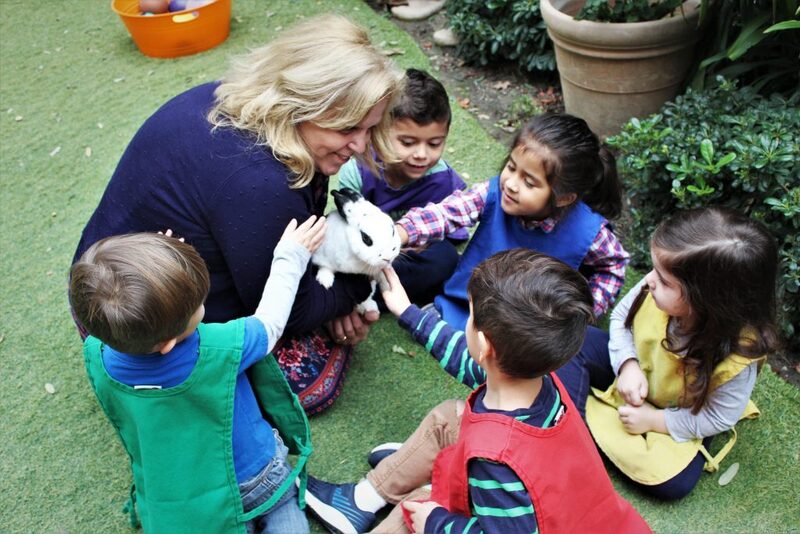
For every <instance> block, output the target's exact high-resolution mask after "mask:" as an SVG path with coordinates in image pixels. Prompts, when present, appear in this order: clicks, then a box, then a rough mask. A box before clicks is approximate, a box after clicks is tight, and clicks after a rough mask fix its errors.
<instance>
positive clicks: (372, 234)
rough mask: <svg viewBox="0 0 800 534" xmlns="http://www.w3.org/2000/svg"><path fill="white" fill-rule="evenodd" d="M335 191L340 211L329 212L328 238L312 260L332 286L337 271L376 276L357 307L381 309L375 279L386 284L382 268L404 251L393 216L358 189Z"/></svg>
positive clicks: (324, 283) (319, 277)
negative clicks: (376, 295)
mask: <svg viewBox="0 0 800 534" xmlns="http://www.w3.org/2000/svg"><path fill="white" fill-rule="evenodd" d="M331 194H332V195H333V200H334V202H335V203H336V211H332V212H331V213H329V214H328V215H327V219H328V229H327V230H326V231H325V240H324V241H323V242H322V245H321V246H320V247H319V248H318V249H317V251H316V252H314V254H312V256H311V262H312V263H313V264H314V265H316V266H317V267H319V270H318V271H317V281H318V282H319V283H320V284H322V286H323V287H325V288H329V287H331V286H332V285H333V280H334V278H335V273H351V274H366V275H368V276H369V277H371V278H372V293H370V296H369V297H367V300H365V301H364V302H362V303H360V304H359V305H358V306H357V310H358V312H359V313H365V312H367V311H370V310H377V309H378V305H377V303H376V302H375V301H374V300H373V298H372V296H373V295H374V294H375V282H376V281H378V283H380V285H381V287H384V288H385V287H386V284H387V282H386V279H385V277H384V276H383V273H382V272H381V271H382V270H383V269H384V268H385V267H388V266H389V265H391V264H392V261H394V259H395V258H396V257H397V255H398V254H399V253H400V236H399V235H398V234H397V231H396V230H395V228H394V221H392V218H391V217H389V216H388V215H387V214H385V213H383V212H382V211H381V210H380V208H378V207H377V206H376V205H375V204H373V203H371V202H370V201H368V200H366V199H365V198H364V197H363V196H361V194H360V193H358V192H357V191H353V190H352V189H348V188H346V187H345V188H343V189H341V190H339V191H331Z"/></svg>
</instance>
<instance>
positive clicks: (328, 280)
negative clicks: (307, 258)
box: [317, 267, 335, 289]
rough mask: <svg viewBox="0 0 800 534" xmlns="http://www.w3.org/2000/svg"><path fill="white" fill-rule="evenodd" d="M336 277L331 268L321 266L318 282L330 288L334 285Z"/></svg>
mask: <svg viewBox="0 0 800 534" xmlns="http://www.w3.org/2000/svg"><path fill="white" fill-rule="evenodd" d="M334 278H335V275H334V274H333V271H331V270H330V269H326V268H325V267H320V268H319V271H317V282H319V283H320V284H321V285H322V287H324V288H325V289H330V287H331V286H332V285H333V280H334Z"/></svg>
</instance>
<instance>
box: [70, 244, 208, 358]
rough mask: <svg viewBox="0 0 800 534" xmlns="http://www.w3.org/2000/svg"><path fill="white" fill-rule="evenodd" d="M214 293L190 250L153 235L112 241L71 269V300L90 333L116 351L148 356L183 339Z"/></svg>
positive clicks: (94, 249)
mask: <svg viewBox="0 0 800 534" xmlns="http://www.w3.org/2000/svg"><path fill="white" fill-rule="evenodd" d="M208 289H209V276H208V269H207V268H206V264H205V262H204V261H203V259H202V258H201V257H200V255H199V254H198V253H197V251H196V250H195V249H194V247H192V246H191V245H187V244H186V243H183V242H182V241H180V240H178V239H175V238H174V237H167V236H164V235H160V234H154V233H140V234H127V235H120V236H113V237H107V238H105V239H102V240H100V241H98V242H97V243H95V244H94V245H92V246H91V247H90V248H89V249H88V250H86V252H84V253H83V255H82V256H81V258H80V259H79V260H78V261H77V262H76V263H75V264H74V265H73V266H72V269H71V270H70V283H69V301H70V305H71V306H72V309H73V311H74V312H75V316H76V317H77V318H78V321H80V323H81V324H82V325H83V326H84V327H85V328H86V330H87V331H88V332H89V334H91V335H93V336H95V337H97V338H99V339H100V340H101V341H103V342H104V343H106V344H108V345H109V346H111V347H112V348H114V349H116V350H118V351H120V352H125V353H129V354H145V353H148V352H151V351H152V350H153V348H154V347H155V346H156V345H158V344H159V343H162V342H164V341H167V340H169V339H172V338H174V337H178V336H179V335H180V334H181V333H182V332H183V331H184V330H185V329H186V326H187V325H188V323H189V319H191V317H192V315H194V314H195V313H196V312H197V309H198V308H199V307H200V306H201V305H202V304H203V301H205V299H206V296H207V295H208Z"/></svg>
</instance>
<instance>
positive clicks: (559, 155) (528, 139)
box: [511, 113, 622, 219]
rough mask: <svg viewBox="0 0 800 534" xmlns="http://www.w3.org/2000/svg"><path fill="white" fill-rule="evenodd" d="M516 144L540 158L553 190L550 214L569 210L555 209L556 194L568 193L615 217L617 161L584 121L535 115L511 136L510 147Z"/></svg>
mask: <svg viewBox="0 0 800 534" xmlns="http://www.w3.org/2000/svg"><path fill="white" fill-rule="evenodd" d="M518 146H521V147H523V148H524V149H525V150H536V151H537V152H536V153H537V155H539V156H540V157H541V158H542V162H543V164H544V168H545V172H546V173H547V183H548V184H549V185H550V187H551V188H552V190H553V193H552V196H551V197H550V208H551V213H552V214H553V215H554V216H558V215H559V212H563V211H565V210H567V209H569V206H565V207H562V208H557V207H556V197H557V196H560V195H568V194H570V193H574V194H576V195H577V200H583V202H585V203H586V204H587V205H588V206H589V207H590V208H592V209H593V210H594V211H596V212H597V213H599V214H600V215H602V216H604V217H605V218H607V219H614V218H616V217H618V216H619V214H620V212H621V211H622V184H621V183H620V181H619V177H618V176H617V160H616V158H614V154H612V153H611V151H610V150H609V149H608V148H607V147H606V146H605V145H603V144H601V143H600V140H599V139H598V138H597V136H596V135H595V134H594V132H592V130H591V129H590V128H589V125H588V124H586V121H584V120H583V119H580V118H578V117H575V116H572V115H569V114H567V113H542V114H541V115H536V116H535V117H533V118H532V119H531V120H530V121H528V122H527V123H526V124H525V125H524V126H523V127H522V128H521V129H520V130H519V132H517V135H516V136H515V137H514V140H513V141H512V143H511V149H512V150H513V149H514V148H516V147H518ZM570 206H571V205H570Z"/></svg>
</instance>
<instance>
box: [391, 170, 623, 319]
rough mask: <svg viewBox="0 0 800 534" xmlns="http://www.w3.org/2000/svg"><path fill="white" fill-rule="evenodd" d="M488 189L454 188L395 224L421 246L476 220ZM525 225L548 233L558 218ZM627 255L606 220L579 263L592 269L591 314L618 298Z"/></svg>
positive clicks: (411, 243) (484, 186)
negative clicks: (446, 194)
mask: <svg viewBox="0 0 800 534" xmlns="http://www.w3.org/2000/svg"><path fill="white" fill-rule="evenodd" d="M488 193H489V180H487V181H485V182H482V183H479V184H476V185H473V186H472V187H470V188H469V189H468V190H466V191H454V192H453V194H452V195H450V196H449V197H447V198H445V199H444V200H442V201H441V202H439V203H438V204H428V205H427V206H425V207H424V208H412V209H411V210H409V212H408V213H406V214H405V216H403V217H402V218H401V219H400V220H399V221H397V224H399V225H400V226H402V227H403V229H404V230H405V231H406V233H407V234H408V245H407V246H409V247H421V246H424V245H425V244H426V243H428V242H429V241H438V240H441V239H444V236H445V235H449V234H451V233H452V232H453V231H454V230H456V229H458V228H465V227H471V226H475V225H476V224H478V221H479V220H480V217H481V213H482V212H483V208H484V206H485V205H486V199H487V196H488ZM521 222H522V224H523V226H524V227H526V228H536V227H538V228H541V229H542V231H543V232H544V233H550V232H552V231H553V228H555V226H556V224H558V221H557V220H556V219H553V218H547V219H544V220H541V221H533V220H521ZM629 260H630V255H629V254H628V253H627V252H626V251H625V249H623V248H622V244H621V243H620V242H619V240H618V239H617V236H615V235H614V233H613V232H612V231H611V228H610V227H609V225H608V222H605V223H604V224H603V225H602V226H601V227H600V231H599V232H597V235H596V236H595V238H594V241H593V242H592V244H591V246H590V247H589V251H588V252H587V253H586V257H584V258H583V263H582V266H586V267H587V268H588V269H589V270H591V272H592V274H591V275H590V276H589V288H590V289H591V290H592V297H593V298H594V315H595V317H599V316H601V315H603V314H604V313H605V312H606V311H608V309H609V308H610V307H611V305H612V304H613V303H614V299H616V298H617V295H618V294H619V292H620V290H621V289H622V285H623V283H624V282H625V266H626V265H627V264H628V261H629Z"/></svg>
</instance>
